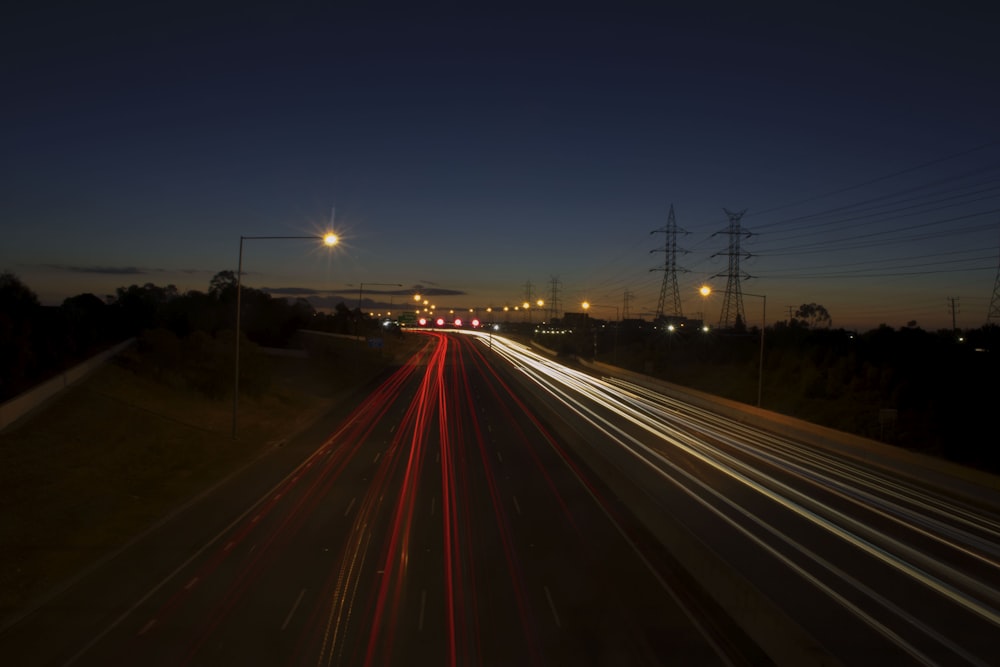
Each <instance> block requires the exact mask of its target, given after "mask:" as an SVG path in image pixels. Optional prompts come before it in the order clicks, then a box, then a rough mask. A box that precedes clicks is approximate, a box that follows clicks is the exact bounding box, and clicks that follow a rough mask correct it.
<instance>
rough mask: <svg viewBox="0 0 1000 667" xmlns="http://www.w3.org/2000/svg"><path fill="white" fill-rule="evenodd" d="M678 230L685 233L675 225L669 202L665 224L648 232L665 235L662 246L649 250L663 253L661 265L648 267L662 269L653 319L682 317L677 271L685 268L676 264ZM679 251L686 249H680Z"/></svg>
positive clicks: (671, 206)
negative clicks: (668, 302)
mask: <svg viewBox="0 0 1000 667" xmlns="http://www.w3.org/2000/svg"><path fill="white" fill-rule="evenodd" d="M678 232H681V233H684V234H687V232H686V231H685V230H683V229H680V228H679V227H677V219H676V218H675V217H674V205H673V204H671V205H670V213H669V214H668V215H667V224H666V226H664V227H661V228H660V229H654V230H653V231H651V232H650V234H657V233H662V234H664V236H665V241H664V244H663V247H662V248H656V249H654V250H650V251H649V252H651V253H652V252H662V253H663V266H662V267H657V268H652V269H650V271H663V282H662V283H661V285H660V300H659V301H658V302H657V304H656V315H655V316H654V317H655V319H654V321H659V320H662V319H663V317H664V316H665V315H668V314H669V315H674V316H677V317H684V313H683V312H682V311H681V295H680V290H679V289H677V271H684V270H685V269H680V268H678V266H677V251H678V250H681V249H679V248H678V247H677V233H678ZM681 252H687V251H686V250H681ZM668 299H669V301H670V303H671V306H670V308H669V309H668V308H667V306H666V304H667V301H668ZM668 310H669V312H668Z"/></svg>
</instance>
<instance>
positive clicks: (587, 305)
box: [580, 301, 621, 364]
mask: <svg viewBox="0 0 1000 667" xmlns="http://www.w3.org/2000/svg"><path fill="white" fill-rule="evenodd" d="M592 306H596V307H598V308H614V309H615V347H614V357H613V358H614V361H615V363H616V364H617V363H618V328H619V325H620V324H621V317H620V314H621V311H619V310H618V306H608V305H602V304H599V303H590V302H589V301H584V302H583V303H581V304H580V307H581V308H583V310H584V312H589V311H590V308H591V307H592ZM594 356H595V357H596V356H597V330H596V329H595V330H594Z"/></svg>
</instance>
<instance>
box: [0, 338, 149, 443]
mask: <svg viewBox="0 0 1000 667" xmlns="http://www.w3.org/2000/svg"><path fill="white" fill-rule="evenodd" d="M134 342H135V339H134V338H129V339H128V340H126V341H124V342H121V343H119V344H118V345H115V346H114V347H112V348H110V349H107V350H105V351H104V352H101V353H99V354H95V355H94V356H93V357H91V358H90V359H88V360H87V361H84V362H82V363H79V364H77V365H76V366H74V367H73V368H70V369H69V370H67V371H63V372H62V373H60V374H59V375H56V376H55V377H53V378H50V379H48V380H46V381H45V382H43V383H41V384H40V385H38V386H37V387H35V388H33V389H29V390H28V391H26V392H24V393H23V394H21V395H20V396H15V397H14V398H12V399H10V400H9V401H6V402H4V403H0V431H2V430H4V429H5V428H7V427H8V426H10V425H11V424H13V423H14V422H16V421H17V420H18V419H20V418H22V417H24V416H25V415H27V414H28V413H29V412H32V411H33V410H36V409H38V408H40V407H41V406H42V405H44V404H45V403H46V402H48V401H49V400H50V399H52V398H54V397H55V396H57V395H58V394H59V393H60V392H62V391H63V390H64V389H66V388H67V387H70V386H72V385H74V384H76V383H77V382H79V381H80V380H82V379H84V378H85V377H87V376H88V375H90V374H91V373H92V372H93V371H95V370H97V368H99V367H100V366H101V365H102V364H104V363H105V362H106V361H107V360H108V359H110V358H111V357H113V356H115V355H116V354H118V353H119V352H121V351H122V350H124V349H125V348H127V347H128V346H129V345H131V344H132V343H134Z"/></svg>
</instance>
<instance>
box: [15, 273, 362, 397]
mask: <svg viewBox="0 0 1000 667" xmlns="http://www.w3.org/2000/svg"><path fill="white" fill-rule="evenodd" d="M236 282H237V281H236V275H235V273H234V272H232V271H221V272H219V273H218V274H216V275H215V277H213V278H212V280H211V282H210V283H209V290H208V292H207V293H205V292H199V291H190V292H186V293H180V292H178V290H177V288H176V287H174V286H173V285H167V286H165V287H164V286H159V285H154V284H152V283H146V284H145V285H141V286H140V285H130V286H128V287H120V288H118V290H117V292H116V295H115V296H114V298H110V297H109V299H108V302H107V303H105V302H104V301H102V300H101V299H99V298H97V297H96V296H94V295H93V294H80V295H77V296H74V297H71V298H68V299H66V300H65V301H64V302H63V304H62V305H61V306H59V307H46V306H42V305H40V303H39V301H38V298H37V296H36V295H35V294H34V292H32V291H31V290H30V289H29V288H28V287H27V286H26V285H24V284H23V283H22V282H21V281H20V280H19V279H18V278H17V276H15V275H14V274H12V273H9V272H4V273H0V401H4V400H8V399H10V398H13V397H14V396H17V395H18V394H20V393H21V392H24V391H26V390H27V389H30V388H31V387H32V386H35V385H37V384H38V383H40V382H43V381H45V380H46V379H48V378H50V377H52V376H54V375H56V374H58V373H61V372H63V371H64V370H66V369H67V368H69V367H71V366H72V365H74V364H76V363H79V362H80V361H83V360H84V359H86V358H88V357H90V356H92V355H93V354H95V353H97V352H100V351H101V350H103V349H107V348H109V347H111V346H113V345H115V344H117V343H119V342H121V341H123V340H126V339H128V338H131V337H138V338H139V340H140V344H142V345H145V346H146V347H147V351H151V352H152V351H155V354H154V355H153V357H154V359H155V361H154V362H153V363H154V365H155V366H156V368H154V369H152V370H153V371H154V372H155V373H157V374H159V375H160V376H161V377H162V378H163V379H165V380H167V381H170V380H171V378H173V379H175V380H178V381H179V380H181V379H183V380H184V381H185V382H191V383H192V384H193V386H195V387H197V388H198V389H200V390H202V391H204V392H205V393H206V394H209V395H212V396H221V395H223V394H225V393H226V392H231V391H232V389H231V383H232V378H231V376H230V374H229V373H228V372H226V373H223V372H222V370H221V369H222V368H230V369H231V368H232V367H233V351H232V350H233V348H235V345H234V343H235V341H234V338H233V336H234V330H235V324H236V302H237V298H236V297H237V291H236ZM240 306H241V317H240V321H241V325H240V332H241V335H242V337H243V339H245V342H244V343H243V344H241V354H240V365H241V374H242V375H243V377H242V378H241V382H240V386H241V388H242V389H243V390H247V391H253V390H254V388H255V386H256V385H255V383H265V384H266V375H267V374H266V372H265V371H264V370H263V365H264V362H262V361H259V360H258V359H257V357H259V356H261V355H255V354H254V350H255V349H256V348H255V346H254V345H253V344H256V345H260V346H263V347H287V346H289V345H290V342H291V341H292V339H293V337H294V334H295V332H296V331H298V330H299V329H304V328H311V329H319V330H323V331H330V332H335V333H355V332H357V331H358V330H359V328H360V331H361V332H362V333H363V332H364V331H365V330H366V329H367V328H368V327H369V324H370V323H369V322H368V321H367V318H365V317H362V314H361V313H359V312H351V311H350V310H348V309H347V307H346V306H344V305H343V304H340V305H339V306H338V307H337V310H336V312H335V313H333V314H331V315H324V314H321V313H317V312H316V311H315V309H314V308H313V307H312V305H311V304H310V303H309V302H308V301H306V300H304V299H297V300H294V301H289V300H286V299H283V298H274V297H272V296H271V295H270V294H267V293H266V292H262V291H260V290H256V289H253V288H249V287H246V286H243V287H242V289H241V298H240ZM227 346H228V348H227ZM258 366H260V367H261V368H259V369H258V368H257V367H258ZM257 371H259V372H257Z"/></svg>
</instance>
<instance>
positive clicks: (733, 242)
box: [712, 208, 750, 329]
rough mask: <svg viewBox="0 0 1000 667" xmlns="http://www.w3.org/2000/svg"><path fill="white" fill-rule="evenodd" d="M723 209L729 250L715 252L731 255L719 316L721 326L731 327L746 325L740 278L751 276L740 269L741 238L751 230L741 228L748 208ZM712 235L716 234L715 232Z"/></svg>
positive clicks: (741, 254) (748, 234)
mask: <svg viewBox="0 0 1000 667" xmlns="http://www.w3.org/2000/svg"><path fill="white" fill-rule="evenodd" d="M722 210H723V211H725V212H726V215H728V216H729V229H728V230H727V231H726V234H728V235H729V250H728V251H726V252H724V253H715V255H728V256H729V270H728V271H727V274H726V275H727V277H726V294H725V296H724V297H723V299H722V314H721V315H720V316H719V328H720V329H731V328H733V327H734V326H735V325H736V323H737V322H739V323H741V324H743V325H744V326H745V325H746V311H745V310H744V308H743V288H742V287H741V286H740V280H741V279H743V278H749V277H750V276H749V275H747V274H746V273H743V272H742V271H741V270H740V257H741V256H743V251H742V250H740V240H741V239H742V238H743V237H744V236H747V237H749V236H750V232H744V231H743V230H742V229H741V228H740V219H741V218H742V217H743V214H744V213H746V212H747V210H746V209H743V210H742V211H740V212H738V213H734V212H732V211H730V210H729V209H727V208H724V209H722ZM712 236H715V234H713V235H712ZM715 255H713V257H714V256H715ZM747 257H749V255H747ZM716 275H717V276H718V275H722V274H716ZM713 277H714V276H713Z"/></svg>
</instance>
